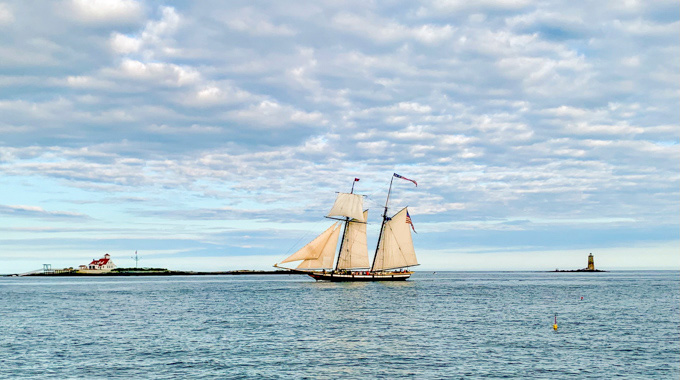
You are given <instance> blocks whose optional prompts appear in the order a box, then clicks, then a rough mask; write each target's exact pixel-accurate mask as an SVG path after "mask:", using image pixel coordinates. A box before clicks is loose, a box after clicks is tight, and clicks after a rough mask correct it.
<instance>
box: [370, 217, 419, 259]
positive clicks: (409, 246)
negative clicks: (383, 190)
mask: <svg viewBox="0 0 680 380" xmlns="http://www.w3.org/2000/svg"><path fill="white" fill-rule="evenodd" d="M414 265H418V260H417V259H416V251H415V249H414V248H413V240H412V239H411V225H410V224H408V223H407V222H406V208H404V209H402V210H401V211H399V212H398V213H396V214H395V215H394V216H393V217H392V219H390V220H389V221H387V222H385V226H384V227H383V233H382V236H381V239H380V246H379V247H378V251H377V252H376V257H375V262H374V264H373V268H372V270H375V271H381V270H388V269H395V268H403V267H408V266H414Z"/></svg>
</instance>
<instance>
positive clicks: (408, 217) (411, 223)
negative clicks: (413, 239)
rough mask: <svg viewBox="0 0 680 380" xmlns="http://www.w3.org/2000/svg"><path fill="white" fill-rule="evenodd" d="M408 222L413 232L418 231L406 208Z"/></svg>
mask: <svg viewBox="0 0 680 380" xmlns="http://www.w3.org/2000/svg"><path fill="white" fill-rule="evenodd" d="M406 223H407V224H410V225H411V229H412V230H413V232H416V228H415V227H413V222H411V215H409V214H408V210H406ZM416 233H417V232H416Z"/></svg>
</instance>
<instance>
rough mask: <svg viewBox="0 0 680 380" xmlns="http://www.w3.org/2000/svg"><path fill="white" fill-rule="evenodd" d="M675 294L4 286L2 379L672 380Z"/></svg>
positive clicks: (548, 286) (247, 282)
mask: <svg viewBox="0 0 680 380" xmlns="http://www.w3.org/2000/svg"><path fill="white" fill-rule="evenodd" d="M679 285H680V273H678V272H662V271H659V272H610V273H535V272H507V273H506V272H483V273H482V272H437V273H432V272H418V273H416V274H415V275H414V276H413V277H412V279H411V280H409V281H407V282H403V283H321V282H318V283H317V282H314V281H313V280H312V279H310V278H308V277H303V276H297V275H291V276H287V275H286V276H206V277H203V276H186V277H180V276H176V277H117V278H92V277H87V278H74V277H66V278H44V277H32V278H31V277H24V278H0V378H21V379H28V378H55V379H64V378H79V379H80V378H156V379H201V378H205V379H209V378H227V379H239V378H243V379H246V378H267V379H289V378H292V379H337V378H341V379H373V378H383V379H392V378H399V377H406V378H417V379H438V378H447V379H448V378H451V379H457V378H466V377H471V378H480V377H486V378H518V379H520V378H521V379H531V378H537V379H573V378H578V379H588V378H592V379H605V378H606V379H612V378H625V379H635V378H641V379H678V378H680V310H679V307H680V286H679ZM581 297H583V299H582V300H581ZM555 313H557V320H558V325H559V328H558V330H557V331H553V328H552V324H553V319H554V315H555Z"/></svg>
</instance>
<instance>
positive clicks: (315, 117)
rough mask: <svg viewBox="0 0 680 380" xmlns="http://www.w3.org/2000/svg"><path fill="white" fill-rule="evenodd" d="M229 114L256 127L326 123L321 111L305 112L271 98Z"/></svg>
mask: <svg viewBox="0 0 680 380" xmlns="http://www.w3.org/2000/svg"><path fill="white" fill-rule="evenodd" d="M228 116H229V117H230V118H232V119H234V120H239V121H244V122H248V123H249V124H250V125H251V126H253V127H255V128H260V127H284V126H288V127H290V126H291V125H294V124H304V125H311V126H321V125H323V124H325V123H326V121H325V120H324V118H323V115H322V114H321V113H319V112H304V111H300V110H297V109H295V108H293V107H290V106H285V105H281V104H279V103H277V102H274V101H270V100H264V101H262V102H260V103H259V104H256V105H252V106H250V107H249V108H247V109H242V110H238V111H232V112H229V113H228Z"/></svg>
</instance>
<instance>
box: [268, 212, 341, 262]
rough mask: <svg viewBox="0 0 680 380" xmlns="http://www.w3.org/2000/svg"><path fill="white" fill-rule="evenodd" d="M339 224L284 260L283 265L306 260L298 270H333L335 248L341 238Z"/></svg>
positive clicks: (335, 224)
mask: <svg viewBox="0 0 680 380" xmlns="http://www.w3.org/2000/svg"><path fill="white" fill-rule="evenodd" d="M338 224H339V223H334V224H333V225H332V226H331V227H330V228H329V229H327V230H326V231H324V232H323V233H322V234H321V235H319V236H317V237H316V239H314V240H312V241H311V242H310V243H309V244H307V245H305V246H304V247H302V248H301V249H300V250H299V251H297V252H295V253H293V254H292V255H291V256H290V257H288V258H287V259H285V260H283V261H282V262H281V264H283V263H288V262H291V261H299V260H304V261H302V263H300V265H298V266H297V269H331V268H333V258H334V257H335V248H336V246H337V245H338V238H339V236H340V228H337V227H338Z"/></svg>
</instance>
